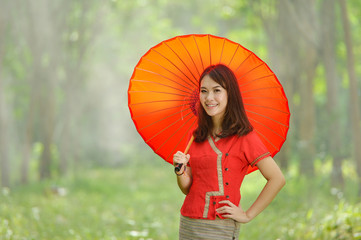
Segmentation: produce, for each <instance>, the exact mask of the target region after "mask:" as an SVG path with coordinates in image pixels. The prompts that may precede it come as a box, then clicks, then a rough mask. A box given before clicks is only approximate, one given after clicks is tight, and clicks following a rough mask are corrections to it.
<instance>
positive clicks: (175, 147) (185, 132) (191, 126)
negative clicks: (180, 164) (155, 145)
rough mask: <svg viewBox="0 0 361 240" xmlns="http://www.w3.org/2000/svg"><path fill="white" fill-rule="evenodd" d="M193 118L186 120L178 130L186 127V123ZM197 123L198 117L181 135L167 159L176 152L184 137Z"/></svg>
mask: <svg viewBox="0 0 361 240" xmlns="http://www.w3.org/2000/svg"><path fill="white" fill-rule="evenodd" d="M191 119H192V118H190V119H188V121H187V122H185V123H184V124H183V125H182V127H180V128H179V129H178V130H177V132H178V131H179V130H180V129H182V128H183V127H184V125H185V124H186V123H188V122H189V120H191ZM195 123H196V119H195V118H194V120H193V122H192V123H191V125H190V126H189V128H188V129H187V131H184V133H183V136H182V137H181V139H180V141H179V142H178V143H177V144H176V145H175V146H174V148H173V149H172V151H171V152H170V154H169V155H168V157H167V159H169V157H170V156H171V155H172V153H174V152H175V150H176V149H177V147H178V146H179V144H180V143H181V142H182V141H183V139H184V138H185V136H187V135H188V133H189V132H190V130H191V129H192V128H193V126H194V124H195ZM173 135H174V134H173ZM172 137H173V136H172ZM159 149H160V148H159Z"/></svg>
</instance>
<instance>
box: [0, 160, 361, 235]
mask: <svg viewBox="0 0 361 240" xmlns="http://www.w3.org/2000/svg"><path fill="white" fill-rule="evenodd" d="M172 170H173V169H172V166H171V165H169V164H167V163H165V162H163V161H160V160H159V159H157V160H156V161H152V163H145V161H144V160H142V161H140V160H139V161H134V163H128V164H127V165H125V166H123V167H122V168H113V169H105V168H103V169H83V170H82V171H81V172H79V173H78V174H77V175H76V176H75V177H68V178H61V179H58V180H53V181H45V182H41V183H33V184H30V185H28V186H18V187H15V188H13V189H11V190H9V189H2V192H1V193H0V236H1V237H0V239H1V240H15V239H23V240H30V239H36V240H42V239H44V240H45V239H55V240H56V239H62V240H67V239H69V240H70V239H99V240H100V239H102V240H103V239H106V240H108V239H109V240H118V239H119V240H120V239H124V240H131V239H148V240H150V239H157V240H158V239H160V240H162V239H177V238H178V223H179V209H180V207H181V204H182V202H183V199H184V195H183V194H182V193H181V192H180V191H179V189H178V187H177V185H176V179H175V176H174V173H173V171H172ZM286 175H288V177H287V178H288V180H287V184H286V186H285V188H284V189H283V190H282V191H281V192H280V194H279V195H278V196H277V198H276V199H275V200H274V201H273V203H272V204H271V205H270V206H269V207H268V208H267V209H266V210H265V211H264V212H263V213H261V215H260V216H258V217H257V218H255V219H254V220H253V221H252V222H251V223H248V224H246V225H242V227H241V234H240V239H262V240H263V239H282V240H287V239H290V240H291V239H292V240H294V239H296V240H297V239H299V240H304V239H312V240H313V239H314V240H316V239H317V240H323V239H324V240H330V239H335V240H336V239H337V240H338V239H360V234H361V229H360V226H361V205H360V203H357V199H356V196H354V195H353V194H352V191H350V192H345V193H341V192H340V191H339V190H337V189H331V190H330V186H329V184H325V182H326V183H327V181H326V178H328V177H329V175H327V176H326V175H325V176H319V177H315V178H312V179H309V178H305V177H296V176H294V175H292V174H286ZM351 182H353V181H351ZM351 182H349V183H348V184H350V183H351ZM264 184H265V180H264V179H263V177H262V176H261V174H260V173H259V172H255V173H252V174H250V175H248V176H246V178H245V180H244V185H243V186H242V189H241V192H242V206H243V207H244V208H245V209H247V208H248V207H249V206H250V205H251V204H252V202H253V201H254V200H255V198H256V197H257V195H258V194H259V192H260V191H261V189H262V187H263V186H264ZM350 187H352V186H351V185H350Z"/></svg>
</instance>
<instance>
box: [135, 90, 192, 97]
mask: <svg viewBox="0 0 361 240" xmlns="http://www.w3.org/2000/svg"><path fill="white" fill-rule="evenodd" d="M129 92H130V93H163V94H170V95H175V96H181V97H188V95H182V94H178V93H169V92H159V91H129Z"/></svg>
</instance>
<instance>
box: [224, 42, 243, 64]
mask: <svg viewBox="0 0 361 240" xmlns="http://www.w3.org/2000/svg"><path fill="white" fill-rule="evenodd" d="M239 46H240V45H237V48H236V50H235V51H234V53H233V56H232V58H231V60H230V61H229V63H228V65H227V66H230V65H231V63H232V61H233V58H234V56H235V55H236V53H237V51H238V48H239Z"/></svg>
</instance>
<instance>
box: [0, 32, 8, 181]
mask: <svg viewBox="0 0 361 240" xmlns="http://www.w3.org/2000/svg"><path fill="white" fill-rule="evenodd" d="M0 32H1V31H0ZM0 44H1V43H0ZM0 56H3V55H2V51H1V46H0ZM0 66H1V59H0ZM1 73H2V72H1V68H0V168H1V186H2V187H9V186H10V163H9V155H8V145H7V143H8V139H9V136H8V131H7V129H8V126H7V125H8V124H7V122H8V117H7V108H6V102H5V97H4V93H5V92H4V84H3V76H2V74H1Z"/></svg>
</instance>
